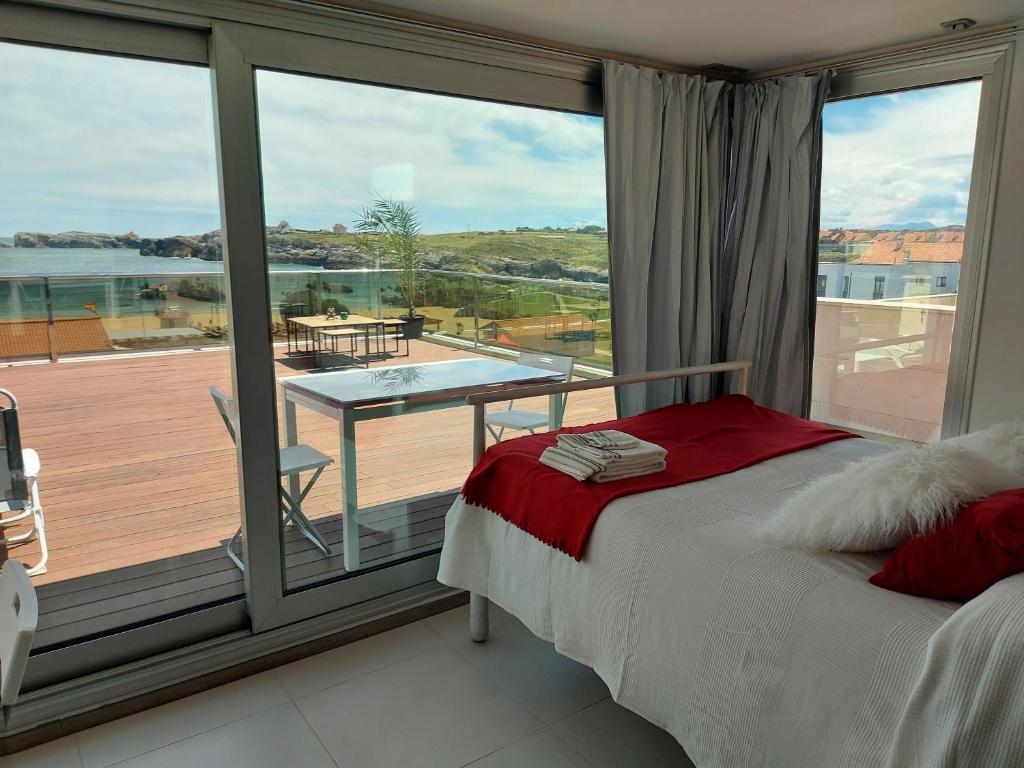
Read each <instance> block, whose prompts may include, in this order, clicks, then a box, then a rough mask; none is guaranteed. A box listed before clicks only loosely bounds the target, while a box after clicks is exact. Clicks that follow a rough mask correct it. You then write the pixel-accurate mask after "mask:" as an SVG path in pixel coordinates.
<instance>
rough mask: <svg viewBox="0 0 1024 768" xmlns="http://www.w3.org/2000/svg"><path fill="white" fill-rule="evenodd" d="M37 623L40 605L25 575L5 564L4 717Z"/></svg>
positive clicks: (1, 613)
mask: <svg viewBox="0 0 1024 768" xmlns="http://www.w3.org/2000/svg"><path fill="white" fill-rule="evenodd" d="M38 621H39V602H38V601H37V600H36V590H35V588H34V587H33V586H32V580H31V579H29V576H28V571H26V570H25V566H23V565H22V564H21V563H19V562H17V561H15V560H8V561H7V562H6V563H4V567H3V569H2V570H0V705H2V706H3V707H4V708H5V714H6V708H7V707H9V706H11V705H13V704H14V702H15V701H17V700H18V691H19V690H21V681H22V680H23V679H24V677H25V664H26V663H27V662H28V652H29V651H30V650H31V649H32V639H33V638H34V637H35V634H36V624H37V622H38Z"/></svg>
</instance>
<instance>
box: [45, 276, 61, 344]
mask: <svg viewBox="0 0 1024 768" xmlns="http://www.w3.org/2000/svg"><path fill="white" fill-rule="evenodd" d="M43 297H44V298H45V299H46V338H47V346H48V347H49V349H50V362H51V363H56V362H57V357H58V354H57V326H56V325H55V324H54V322H53V294H52V293H51V292H50V278H48V277H44V278H43Z"/></svg>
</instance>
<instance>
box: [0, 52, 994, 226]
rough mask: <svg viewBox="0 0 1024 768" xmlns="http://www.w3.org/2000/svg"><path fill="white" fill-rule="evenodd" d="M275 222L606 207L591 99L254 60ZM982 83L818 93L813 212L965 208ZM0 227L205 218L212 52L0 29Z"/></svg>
mask: <svg viewBox="0 0 1024 768" xmlns="http://www.w3.org/2000/svg"><path fill="white" fill-rule="evenodd" d="M257 95H258V102H259V121H260V126H259V127H260V139H261V150H262V165H263V168H262V170H263V179H264V196H265V197H264V207H265V211H266V218H267V221H268V222H269V223H270V224H276V223H277V222H279V221H281V220H287V221H288V222H289V223H290V224H291V225H292V226H294V227H298V228H303V229H319V228H329V227H331V226H332V225H333V224H335V223H343V224H346V225H351V223H352V221H353V220H354V219H355V218H356V215H357V212H358V210H359V209H360V208H361V207H362V206H363V205H365V204H367V203H369V202H371V201H372V199H373V197H374V196H375V195H378V194H383V195H390V196H392V197H396V198H398V199H402V200H406V201H408V202H411V203H413V204H414V205H415V207H416V208H417V210H418V211H419V212H420V213H421V215H422V218H423V221H424V228H425V231H427V232H457V231H466V230H493V229H510V228H514V227H516V226H533V227H543V226H556V227H557V226H563V227H564V226H572V225H586V224H598V225H602V226H603V225H604V224H605V222H606V208H605V180H604V149H603V127H602V121H601V119H600V118H596V117H589V116H581V115H572V114H565V113H559V112H554V111H550V110H541V109H533V108H526V107H519V106H509V105H502V104H494V103H489V102H482V101H474V100H470V99H460V98H454V97H450V96H441V95H436V94H424V93H416V92H411V91H402V90H396V89H390V88H383V87H378V86H370V85H361V84H355V83H346V82H340V81H334V80H327V79H322V78H314V77H306V76H299V75H288V74H282V73H276V72H259V73H258V75H257ZM979 98H980V84H979V83H965V84H958V85H952V86H943V87H938V88H930V89H924V90H918V91H911V92H905V93H899V94H890V95H882V96H874V97H869V98H864V99H856V100H851V101H846V102H837V103H833V104H829V105H828V106H827V107H826V109H825V119H824V127H825V137H824V161H823V179H822V205H821V216H822V226H823V227H839V226H842V227H864V228H876V227H881V226H886V225H890V224H902V223H919V222H921V223H923V222H929V223H932V224H934V225H939V226H941V225H945V224H963V223H964V222H965V219H966V206H967V196H968V189H969V185H970V169H971V156H972V152H973V145H974V132H975V126H976V122H977V111H978V100H979ZM0 105H2V109H0V237H2V236H10V235H12V234H13V233H14V232H16V231H42V232H58V231H65V230H73V229H77V230H85V231H92V232H108V233H115V234H119V233H123V232H127V231H134V232H136V233H137V234H139V235H143V236H152V237H161V236H167V235H173V234H196V233H200V232H206V231H209V230H212V229H215V228H217V227H218V226H219V225H220V214H219V206H218V201H217V173H216V156H215V151H214V136H213V119H212V101H211V95H210V78H209V72H208V71H207V70H206V69H204V68H201V67H189V66H184V65H173V64H165V63H155V62H146V61H139V60H133V59H126V58H117V57H108V56H98V55H90V54H82V53H74V52H68V51H59V50H52V49H45V48H37V47H31V46H18V45H13V44H6V43H0Z"/></svg>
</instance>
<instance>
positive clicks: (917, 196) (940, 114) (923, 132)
mask: <svg viewBox="0 0 1024 768" xmlns="http://www.w3.org/2000/svg"><path fill="white" fill-rule="evenodd" d="M980 92H981V87H980V83H963V84H958V85H952V86H942V87H937V88H930V89H926V90H921V91H912V92H906V93H898V94H888V95H884V96H876V97H868V98H866V99H863V100H859V101H860V104H846V105H837V107H831V106H829V107H826V110H833V109H834V110H835V113H834V114H836V115H842V116H841V117H836V118H834V119H832V120H831V121H830V120H829V115H828V113H826V128H828V127H829V125H830V124H831V127H832V128H833V130H826V133H825V137H824V156H823V169H822V171H823V175H822V192H821V198H822V199H821V220H822V225H823V226H826V227H829V226H844V227H850V228H855V227H873V226H879V225H885V224H892V223H904V222H911V221H914V222H917V221H930V222H932V223H934V224H938V225H942V224H963V223H964V222H965V220H966V216H967V199H968V192H969V187H970V177H971V163H972V155H973V151H974V137H975V131H976V130H977V121H978V101H979V98H980ZM851 107H853V109H854V110H855V114H852V115H851V114H847V113H849V112H850V111H851V109H850V108H851Z"/></svg>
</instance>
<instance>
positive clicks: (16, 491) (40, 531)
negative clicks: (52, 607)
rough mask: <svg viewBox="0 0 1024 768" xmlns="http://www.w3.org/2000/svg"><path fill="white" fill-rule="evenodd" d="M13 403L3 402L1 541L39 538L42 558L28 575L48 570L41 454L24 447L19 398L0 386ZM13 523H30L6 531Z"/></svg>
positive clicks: (0, 414) (0, 391)
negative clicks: (16, 530) (11, 532)
mask: <svg viewBox="0 0 1024 768" xmlns="http://www.w3.org/2000/svg"><path fill="white" fill-rule="evenodd" d="M0 396H2V397H3V398H5V399H7V400H8V401H10V405H4V406H0V545H2V546H4V547H9V546H11V545H15V544H26V543H28V542H30V541H36V540H38V541H39V562H38V563H36V564H35V565H33V566H32V567H31V568H29V569H28V574H29V576H35V575H36V574H40V573H46V560H47V558H48V557H49V552H48V551H47V548H46V527H45V524H44V520H43V505H42V502H40V500H39V483H38V478H39V470H40V461H39V454H38V453H36V452H35V451H33V450H32V449H31V448H25V449H22V447H21V432H20V429H19V427H18V401H17V400H16V399H15V397H14V395H13V393H11V392H9V391H7V390H6V389H0ZM12 525H18V526H25V525H27V526H28V530H25V531H23V532H22V533H18V534H14V535H11V536H8V535H7V529H8V528H9V527H11V526H12Z"/></svg>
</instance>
